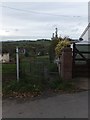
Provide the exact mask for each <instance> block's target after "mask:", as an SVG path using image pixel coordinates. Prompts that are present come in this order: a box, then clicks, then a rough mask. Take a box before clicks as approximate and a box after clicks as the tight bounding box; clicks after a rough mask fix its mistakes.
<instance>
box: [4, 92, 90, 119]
mask: <svg viewBox="0 0 90 120" xmlns="http://www.w3.org/2000/svg"><path fill="white" fill-rule="evenodd" d="M3 118H88V92H87V91H85V92H79V93H74V94H62V95H56V96H52V97H47V98H41V99H36V100H29V99H28V100H26V101H23V100H22V101H19V100H9V99H5V100H3Z"/></svg>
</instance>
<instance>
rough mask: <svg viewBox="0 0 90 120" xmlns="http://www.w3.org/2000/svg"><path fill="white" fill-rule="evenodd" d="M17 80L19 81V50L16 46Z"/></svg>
mask: <svg viewBox="0 0 90 120" xmlns="http://www.w3.org/2000/svg"><path fill="white" fill-rule="evenodd" d="M16 65H17V82H19V51H18V47H17V48H16Z"/></svg>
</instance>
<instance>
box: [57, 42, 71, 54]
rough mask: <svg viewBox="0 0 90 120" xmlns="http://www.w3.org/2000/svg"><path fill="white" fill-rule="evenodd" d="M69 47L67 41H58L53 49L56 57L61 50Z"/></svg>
mask: <svg viewBox="0 0 90 120" xmlns="http://www.w3.org/2000/svg"><path fill="white" fill-rule="evenodd" d="M69 45H70V41H68V40H62V41H59V43H58V44H57V46H56V48H55V52H56V55H57V56H60V55H61V52H62V50H63V48H64V47H67V46H69Z"/></svg>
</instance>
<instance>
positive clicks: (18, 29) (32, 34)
mask: <svg viewBox="0 0 90 120" xmlns="http://www.w3.org/2000/svg"><path fill="white" fill-rule="evenodd" d="M14 1H15V0H14ZM19 1H20V0H18V2H13V0H12V2H11V1H10V0H8V2H6V0H3V3H0V11H1V10H2V14H0V16H1V15H2V16H1V17H0V18H1V19H0V23H1V24H0V39H1V40H11V39H12V40H15V39H16V40H19V39H33V40H34V39H39V38H51V37H52V33H53V32H54V31H55V27H57V28H58V33H59V35H62V36H69V37H71V38H79V36H80V35H81V34H82V32H83V30H84V29H85V27H86V26H87V24H88V2H86V0H83V2H80V1H79V2H61V1H59V2H55V1H57V0H55V1H54V0H53V1H52V2H51V1H50V2H40V1H39V2H35V1H34V0H33V1H34V2H30V0H29V2H27V1H28V0H26V2H24V1H22V2H19ZM64 1H65V0H64ZM84 1H85V2H84ZM1 20H2V22H1Z"/></svg>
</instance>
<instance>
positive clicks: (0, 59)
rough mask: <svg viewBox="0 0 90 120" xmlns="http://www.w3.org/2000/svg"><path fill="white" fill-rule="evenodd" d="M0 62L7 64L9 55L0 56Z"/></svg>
mask: <svg viewBox="0 0 90 120" xmlns="http://www.w3.org/2000/svg"><path fill="white" fill-rule="evenodd" d="M0 62H3V63H5V62H9V53H4V54H0Z"/></svg>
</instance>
